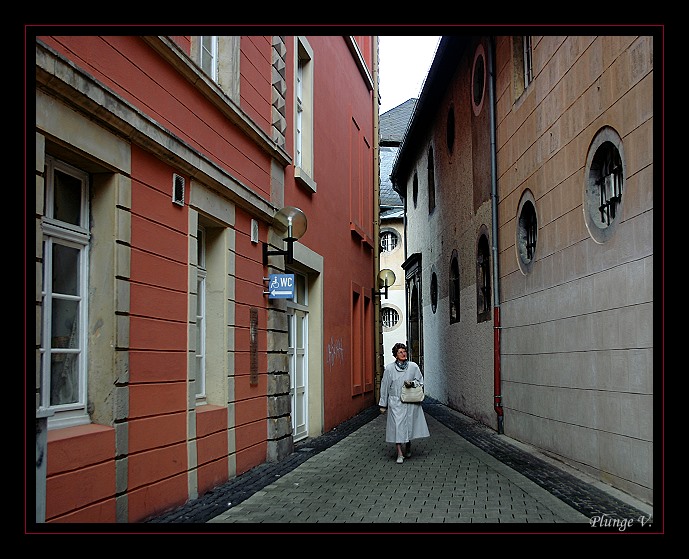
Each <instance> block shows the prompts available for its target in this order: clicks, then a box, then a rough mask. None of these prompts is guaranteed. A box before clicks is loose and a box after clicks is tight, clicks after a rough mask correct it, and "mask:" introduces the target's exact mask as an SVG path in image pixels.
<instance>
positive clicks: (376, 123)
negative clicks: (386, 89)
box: [373, 36, 385, 405]
mask: <svg viewBox="0 0 689 559" xmlns="http://www.w3.org/2000/svg"><path fill="white" fill-rule="evenodd" d="M378 42H379V39H378V37H377V36H376V37H375V48H374V49H373V106H374V111H373V138H374V141H373V145H374V150H373V152H374V154H375V156H374V158H373V199H374V200H375V203H374V204H373V208H374V210H373V211H374V215H373V242H374V243H376V247H375V249H374V251H373V290H374V291H377V290H378V270H380V119H379V113H380V107H379V102H378V90H379V88H378V73H379V69H378ZM380 299H381V298H380V296H378V297H376V296H375V295H374V296H373V310H374V312H373V314H374V337H375V347H376V351H375V355H376V363H375V369H374V370H375V379H374V382H373V397H374V398H375V402H374V405H378V399H379V398H380V381H381V377H382V370H383V365H384V363H383V361H384V359H385V356H384V355H383V330H382V326H381V321H380V309H381V300H380Z"/></svg>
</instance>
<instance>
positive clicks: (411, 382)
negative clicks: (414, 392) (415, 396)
mask: <svg viewBox="0 0 689 559" xmlns="http://www.w3.org/2000/svg"><path fill="white" fill-rule="evenodd" d="M404 386H406V387H407V388H411V387H412V386H414V381H413V380H405V381H404Z"/></svg>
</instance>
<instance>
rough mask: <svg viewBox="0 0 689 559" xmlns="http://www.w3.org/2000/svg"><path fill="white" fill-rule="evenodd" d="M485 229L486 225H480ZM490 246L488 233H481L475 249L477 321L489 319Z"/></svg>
mask: <svg viewBox="0 0 689 559" xmlns="http://www.w3.org/2000/svg"><path fill="white" fill-rule="evenodd" d="M482 229H483V230H486V227H485V226H483V227H482ZM490 296H491V295H490V248H489V246H488V235H487V234H486V233H481V235H480V237H479V240H478V248H477V250H476V316H477V322H484V321H486V320H490V310H491V304H490Z"/></svg>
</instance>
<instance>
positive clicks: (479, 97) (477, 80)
mask: <svg viewBox="0 0 689 559" xmlns="http://www.w3.org/2000/svg"><path fill="white" fill-rule="evenodd" d="M485 60H486V57H485V52H484V49H483V45H481V44H479V45H478V47H477V48H476V52H475V54H474V67H473V69H472V72H471V104H472V108H473V110H474V114H475V115H476V116H478V115H479V114H480V113H481V109H482V108H483V99H484V97H485V91H486V74H487V73H486V62H485Z"/></svg>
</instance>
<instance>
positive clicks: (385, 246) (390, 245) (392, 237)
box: [380, 231, 399, 252]
mask: <svg viewBox="0 0 689 559" xmlns="http://www.w3.org/2000/svg"><path fill="white" fill-rule="evenodd" d="M398 241H399V237H398V236H397V233H395V232H394V231H384V232H383V233H382V234H381V236H380V250H381V252H392V251H393V250H395V248H396V247H397V243H398Z"/></svg>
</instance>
